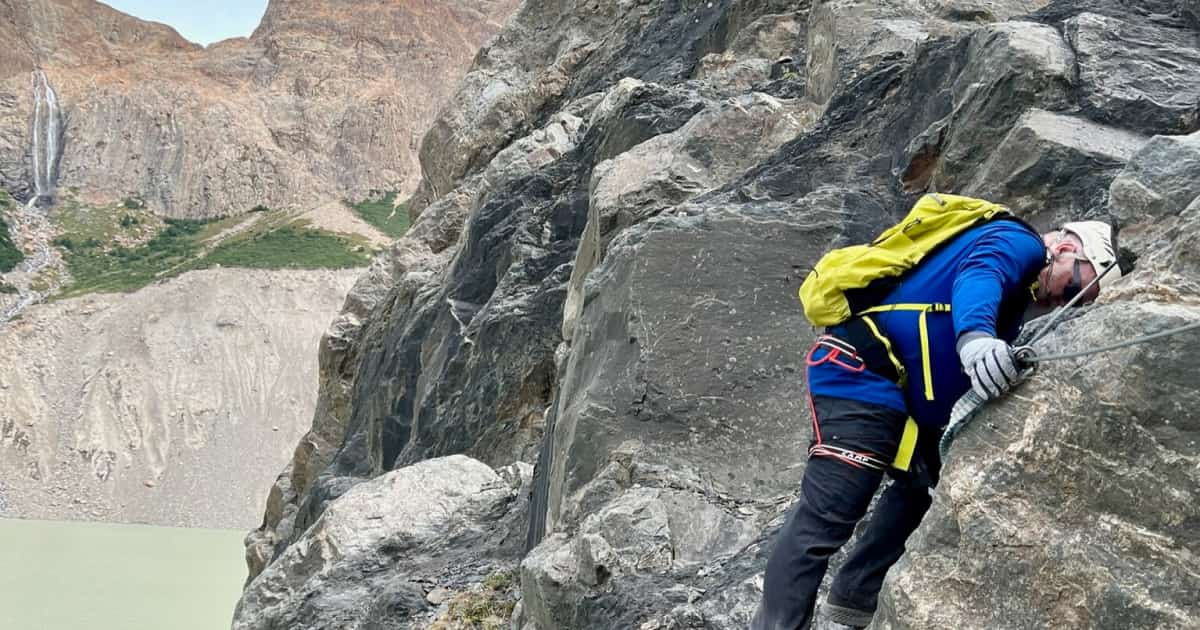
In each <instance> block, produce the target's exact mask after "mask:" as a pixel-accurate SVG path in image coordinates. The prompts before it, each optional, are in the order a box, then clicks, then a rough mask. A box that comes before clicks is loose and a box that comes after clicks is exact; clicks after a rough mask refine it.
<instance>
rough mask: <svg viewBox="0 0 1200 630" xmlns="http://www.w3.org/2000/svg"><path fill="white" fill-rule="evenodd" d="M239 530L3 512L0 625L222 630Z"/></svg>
mask: <svg viewBox="0 0 1200 630" xmlns="http://www.w3.org/2000/svg"><path fill="white" fill-rule="evenodd" d="M244 535H245V532H241V531H229V530H209V529H182V528H171V527H150V526H145V525H114V524H108V523H85V522H66V521H52V522H47V521H23V520H10V519H0V629H3V630H66V629H68V628H70V629H81V630H83V629H86V630H228V628H229V625H230V620H231V619H232V617H233V607H234V605H235V604H236V603H237V599H238V597H239V595H240V594H241V588H242V581H243V580H245V579H246V563H245V561H244V560H243V551H242V537H243V536H244Z"/></svg>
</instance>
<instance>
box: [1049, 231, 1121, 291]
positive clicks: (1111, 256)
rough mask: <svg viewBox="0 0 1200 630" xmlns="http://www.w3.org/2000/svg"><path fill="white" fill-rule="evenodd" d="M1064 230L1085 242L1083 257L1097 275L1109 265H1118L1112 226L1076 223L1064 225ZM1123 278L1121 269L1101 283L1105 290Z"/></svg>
mask: <svg viewBox="0 0 1200 630" xmlns="http://www.w3.org/2000/svg"><path fill="white" fill-rule="evenodd" d="M1062 229H1064V230H1066V231H1067V232H1070V233H1072V234H1074V235H1075V236H1077V237H1079V240H1080V241H1082V242H1083V257H1084V258H1085V259H1086V260H1088V261H1089V262H1091V263H1092V266H1093V267H1095V269H1096V273H1100V272H1102V271H1104V270H1105V269H1106V268H1107V267H1108V266H1109V265H1116V264H1117V253H1116V251H1114V250H1113V242H1112V226H1111V225H1109V224H1107V223H1105V222H1103V221H1075V222H1072V223H1064V224H1063V226H1062ZM1120 277H1121V267H1120V266H1119V265H1118V266H1117V268H1116V269H1113V270H1112V271H1110V272H1108V275H1106V276H1104V279H1103V280H1101V281H1100V286H1101V288H1103V287H1104V286H1105V285H1108V284H1109V283H1111V282H1114V281H1116V280H1117V279H1118V278H1120Z"/></svg>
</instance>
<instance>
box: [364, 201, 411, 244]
mask: <svg viewBox="0 0 1200 630" xmlns="http://www.w3.org/2000/svg"><path fill="white" fill-rule="evenodd" d="M395 203H396V193H394V192H390V193H388V194H386V195H384V197H383V199H380V200H378V201H369V200H368V201H362V202H359V203H354V204H350V205H351V206H352V207H353V208H354V211H355V212H357V213H358V216H360V217H362V218H363V220H364V221H366V222H367V223H370V224H371V225H373V226H375V227H376V228H378V229H379V231H380V232H383V233H384V234H387V235H388V236H390V237H392V238H400V237H401V236H404V233H405V232H407V231H408V203H407V202H406V203H402V204H400V205H394V204H395Z"/></svg>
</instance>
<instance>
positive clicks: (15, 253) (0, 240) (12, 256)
mask: <svg viewBox="0 0 1200 630" xmlns="http://www.w3.org/2000/svg"><path fill="white" fill-rule="evenodd" d="M22 260H25V254H22V253H21V250H20V249H18V248H17V246H16V244H14V243H13V241H12V236H11V235H10V234H9V233H8V224H7V223H5V222H4V217H2V216H0V273H7V272H9V271H12V270H13V269H16V267H17V265H19V264H21V261H22Z"/></svg>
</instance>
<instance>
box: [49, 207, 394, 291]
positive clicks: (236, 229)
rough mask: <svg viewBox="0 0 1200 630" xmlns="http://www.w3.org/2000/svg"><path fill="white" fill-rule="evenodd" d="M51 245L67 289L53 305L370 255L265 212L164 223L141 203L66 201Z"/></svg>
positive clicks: (333, 264)
mask: <svg viewBox="0 0 1200 630" xmlns="http://www.w3.org/2000/svg"><path fill="white" fill-rule="evenodd" d="M51 216H52V217H53V219H54V221H55V223H56V224H57V226H58V228H59V233H58V236H57V237H56V238H55V239H54V245H55V246H57V247H58V248H59V249H60V250H61V251H62V253H63V257H64V258H65V260H66V262H67V268H68V270H69V271H70V274H71V277H72V282H71V284H70V285H68V286H66V287H65V288H64V289H63V291H62V292H61V293H59V295H58V296H57V297H73V296H77V295H83V294H86V293H115V292H129V291H135V290H137V289H140V288H142V287H144V286H146V285H148V284H150V283H152V282H154V281H156V280H161V279H164V278H170V277H172V276H177V275H179V274H181V273H184V272H186V271H192V270H195V269H206V268H210V267H216V266H223V267H250V268H255V269H284V268H288V269H319V268H334V269H341V268H346V267H360V266H364V265H366V264H368V263H369V262H370V258H371V255H372V254H373V253H374V252H373V251H372V250H371V248H370V247H369V246H368V244H367V242H366V240H365V239H362V238H361V237H353V236H344V235H340V234H333V233H331V232H325V231H322V230H319V229H316V228H313V227H311V226H309V225H308V224H306V223H302V222H299V221H296V220H295V217H294V215H292V214H289V213H287V212H283V211H278V210H271V209H269V208H266V207H259V208H255V209H254V210H253V211H252V212H250V213H247V214H242V215H239V216H233V217H223V218H217V219H209V220H202V221H201V220H189V219H162V218H160V217H158V216H157V215H155V214H153V213H152V212H151V211H149V210H147V209H146V208H145V207H144V204H142V203H141V202H140V200H132V198H131V199H126V200H124V201H121V202H118V203H115V204H112V205H109V206H106V207H89V206H86V205H84V204H81V203H79V202H78V201H77V200H75V199H74V197H73V196H71V195H67V196H66V198H64V199H62V200H61V203H60V204H59V206H57V207H56V208H55V209H54V210H53V211H52V213H51Z"/></svg>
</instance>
